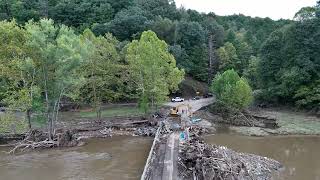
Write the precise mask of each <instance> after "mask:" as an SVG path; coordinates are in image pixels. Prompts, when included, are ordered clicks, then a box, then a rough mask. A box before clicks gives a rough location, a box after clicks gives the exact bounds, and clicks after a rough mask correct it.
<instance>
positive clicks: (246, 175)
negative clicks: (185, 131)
mask: <svg viewBox="0 0 320 180" xmlns="http://www.w3.org/2000/svg"><path fill="white" fill-rule="evenodd" d="M281 167H282V165H281V164H280V163H279V162H277V161H275V160H272V159H269V158H266V157H261V156H257V155H253V154H246V153H238V152H235V151H233V150H231V149H228V148H226V147H223V146H216V145H208V144H205V143H204V142H203V140H201V139H200V138H193V139H192V140H190V141H189V142H186V143H184V144H182V145H180V152H179V162H178V168H179V173H180V176H181V178H183V179H186V180H189V179H190V180H193V179H197V180H207V179H208V180H209V179H210V180H214V179H227V180H228V179H230V180H231V179H255V180H265V179H271V176H272V172H273V171H277V170H279V169H280V168H281Z"/></svg>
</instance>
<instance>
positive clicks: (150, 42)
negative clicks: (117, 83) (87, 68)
mask: <svg viewBox="0 0 320 180" xmlns="http://www.w3.org/2000/svg"><path fill="white" fill-rule="evenodd" d="M126 59H127V61H128V63H129V66H130V70H131V71H130V73H131V77H132V79H131V81H134V82H135V84H136V86H137V88H138V91H139V96H140V105H143V107H144V108H143V109H146V108H145V107H149V106H151V107H152V108H154V106H156V105H157V104H160V103H162V102H164V101H165V100H166V99H167V95H169V93H170V91H176V90H177V89H178V84H179V83H180V82H181V81H182V80H183V77H184V71H181V70H179V69H178V68H177V67H176V61H175V59H174V57H173V56H172V55H171V54H170V53H169V52H168V45H167V44H166V43H165V42H164V41H161V40H159V39H158V37H157V35H156V34H155V33H154V32H152V31H146V32H143V33H142V35H141V38H140V40H139V41H137V40H134V41H132V42H131V43H130V44H128V46H127V55H126ZM146 104H147V105H146Z"/></svg>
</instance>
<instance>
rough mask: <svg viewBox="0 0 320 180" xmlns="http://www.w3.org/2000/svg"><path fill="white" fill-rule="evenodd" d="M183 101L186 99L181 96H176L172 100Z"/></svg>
mask: <svg viewBox="0 0 320 180" xmlns="http://www.w3.org/2000/svg"><path fill="white" fill-rule="evenodd" d="M183 101H184V99H183V98H181V97H175V98H172V99H171V102H183Z"/></svg>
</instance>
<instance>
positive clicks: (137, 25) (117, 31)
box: [93, 6, 148, 41]
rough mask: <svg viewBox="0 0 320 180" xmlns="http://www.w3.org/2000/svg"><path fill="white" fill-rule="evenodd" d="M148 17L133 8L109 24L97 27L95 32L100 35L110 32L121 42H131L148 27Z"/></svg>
mask: <svg viewBox="0 0 320 180" xmlns="http://www.w3.org/2000/svg"><path fill="white" fill-rule="evenodd" d="M146 16H147V14H146V12H145V11H144V10H143V9H140V8H139V7H134V6H133V7H130V8H128V9H124V10H122V11H120V12H119V13H117V14H116V16H115V18H114V19H113V20H112V21H110V22H109V23H106V24H97V25H95V26H94V27H93V32H95V34H98V35H103V34H105V33H107V32H110V33H112V34H113V35H114V36H115V37H117V39H119V40H121V41H123V40H131V39H133V38H134V37H137V36H138V35H140V33H141V32H143V31H144V30H145V28H146V27H147V21H148V18H147V17H146Z"/></svg>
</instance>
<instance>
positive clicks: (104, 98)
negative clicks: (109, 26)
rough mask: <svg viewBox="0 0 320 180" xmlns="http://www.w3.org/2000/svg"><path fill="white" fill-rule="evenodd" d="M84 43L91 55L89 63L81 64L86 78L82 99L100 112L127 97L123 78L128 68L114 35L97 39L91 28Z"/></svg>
mask: <svg viewBox="0 0 320 180" xmlns="http://www.w3.org/2000/svg"><path fill="white" fill-rule="evenodd" d="M82 43H83V44H86V45H87V46H89V52H90V54H89V58H88V59H87V61H86V62H85V63H83V64H82V65H81V66H82V68H81V73H82V74H83V75H84V77H85V83H84V84H83V86H82V88H81V94H82V97H83V98H82V99H83V100H85V101H86V102H89V103H91V104H93V106H94V108H95V109H96V111H97V113H100V109H101V107H100V106H101V104H102V103H103V102H114V101H115V100H118V99H119V98H120V97H121V96H123V94H122V89H121V85H122V83H121V82H122V78H121V77H122V74H123V72H124V71H125V66H124V65H122V64H120V56H119V53H118V51H117V48H116V46H117V45H118V44H119V42H118V41H117V39H115V38H114V37H113V36H112V35H111V34H106V36H105V37H102V36H99V37H96V36H95V35H94V34H93V33H92V32H91V31H90V30H88V29H87V30H85V31H84V33H83V35H82ZM98 118H101V117H98Z"/></svg>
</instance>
